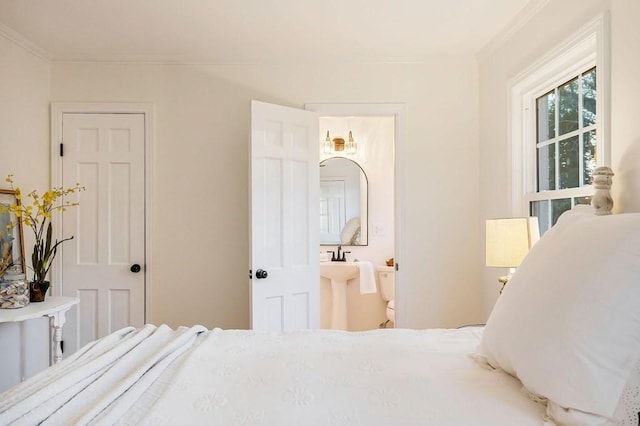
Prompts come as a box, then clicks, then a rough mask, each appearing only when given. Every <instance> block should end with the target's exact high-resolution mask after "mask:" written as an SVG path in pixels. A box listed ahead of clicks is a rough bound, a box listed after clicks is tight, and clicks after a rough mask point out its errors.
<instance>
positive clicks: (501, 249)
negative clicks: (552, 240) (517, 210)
mask: <svg viewBox="0 0 640 426" xmlns="http://www.w3.org/2000/svg"><path fill="white" fill-rule="evenodd" d="M486 231H487V236H486V238H487V240H486V243H487V259H486V260H487V266H493V267H499V268H517V267H518V266H520V263H521V262H522V259H524V257H525V256H526V255H527V253H529V249H531V247H532V246H533V245H534V244H535V243H536V241H538V240H539V239H540V231H539V229H538V218H537V217H513V218H507V219H488V220H487V224H486Z"/></svg>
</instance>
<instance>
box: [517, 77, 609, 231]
mask: <svg viewBox="0 0 640 426" xmlns="http://www.w3.org/2000/svg"><path fill="white" fill-rule="evenodd" d="M596 75H597V74H596V68H595V67H593V68H591V69H589V70H586V71H585V72H582V73H580V74H579V75H577V76H575V77H573V78H571V79H570V80H568V81H565V82H564V83H562V84H560V85H559V86H557V87H554V88H553V89H552V90H550V91H549V92H547V93H545V94H543V95H541V96H538V97H537V98H536V100H535V104H536V109H535V115H536V119H535V122H536V138H535V144H536V169H535V171H536V192H535V194H533V193H529V194H526V195H525V199H526V200H527V203H528V205H529V214H531V215H532V216H537V217H538V221H539V223H540V229H541V231H546V230H547V229H549V228H550V227H551V226H552V225H553V224H555V222H556V220H557V219H558V217H559V216H560V214H562V213H563V212H564V211H566V210H569V209H570V208H571V207H572V206H573V205H575V204H589V203H590V202H591V196H589V195H583V193H582V191H571V190H572V189H574V188H580V187H583V186H588V185H590V184H591V174H592V173H593V171H594V170H595V168H596V155H597V108H596V106H597V97H596V93H597V92H596Z"/></svg>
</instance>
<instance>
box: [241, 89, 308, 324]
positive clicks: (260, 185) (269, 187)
mask: <svg viewBox="0 0 640 426" xmlns="http://www.w3.org/2000/svg"><path fill="white" fill-rule="evenodd" d="M318 135H319V133H318V115H317V114H316V113H315V112H310V111H304V110H298V109H294V108H288V107H283V106H279V105H272V104H267V103H264V102H258V101H252V103H251V270H252V274H251V308H252V309H251V324H252V327H253V329H256V330H269V331H287V330H300V329H307V328H319V327H320V265H319V249H320V245H319V227H320V225H319V224H320V221H319V204H320V203H319V196H320V195H319V179H320V174H319V167H318V160H319V145H318V144H319V139H318Z"/></svg>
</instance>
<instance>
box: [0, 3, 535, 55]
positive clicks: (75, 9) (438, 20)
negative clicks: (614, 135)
mask: <svg viewBox="0 0 640 426" xmlns="http://www.w3.org/2000/svg"><path fill="white" fill-rule="evenodd" d="M541 1H542V0H437V1H436V0H55V1H52V0H0V35H4V36H6V37H9V38H12V39H14V40H16V41H17V42H18V43H20V44H22V45H23V46H25V47H27V48H29V49H30V50H32V51H34V52H37V53H39V54H40V55H42V56H44V57H46V58H48V59H50V60H53V61H159V62H180V63H185V62H186V63H189V62H194V63H273V62H292V61H295V62H326V61H382V62H397V61H400V62H403V61H410V62H412V61H421V60H424V59H425V58H426V57H428V56H432V55H439V54H475V53H477V52H478V51H479V50H480V49H481V48H482V47H483V46H485V45H487V43H489V42H490V41H491V40H492V39H493V38H494V37H495V36H496V34H498V33H499V32H500V31H501V30H502V29H504V28H505V27H507V26H508V24H509V23H510V22H512V21H513V20H514V18H516V17H517V16H518V15H520V16H522V15H523V14H524V13H525V12H526V10H527V9H531V8H532V5H535V4H539V3H541Z"/></svg>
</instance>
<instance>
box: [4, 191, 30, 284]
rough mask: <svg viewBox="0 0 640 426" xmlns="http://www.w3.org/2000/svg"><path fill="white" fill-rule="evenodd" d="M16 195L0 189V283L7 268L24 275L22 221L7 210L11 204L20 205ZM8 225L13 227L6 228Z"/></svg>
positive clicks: (15, 192)
mask: <svg viewBox="0 0 640 426" xmlns="http://www.w3.org/2000/svg"><path fill="white" fill-rule="evenodd" d="M17 193H18V192H17V191H14V190H11V189H0V281H2V276H3V275H4V273H5V272H6V270H7V269H9V268H11V271H12V272H15V273H26V269H25V268H26V265H25V258H24V233H23V231H22V219H20V218H18V217H16V215H15V214H13V213H12V212H11V211H10V210H9V206H10V205H12V204H16V205H20V200H19V199H18V198H17V197H16V194H17ZM10 224H13V226H9V227H8V226H7V225H10Z"/></svg>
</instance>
